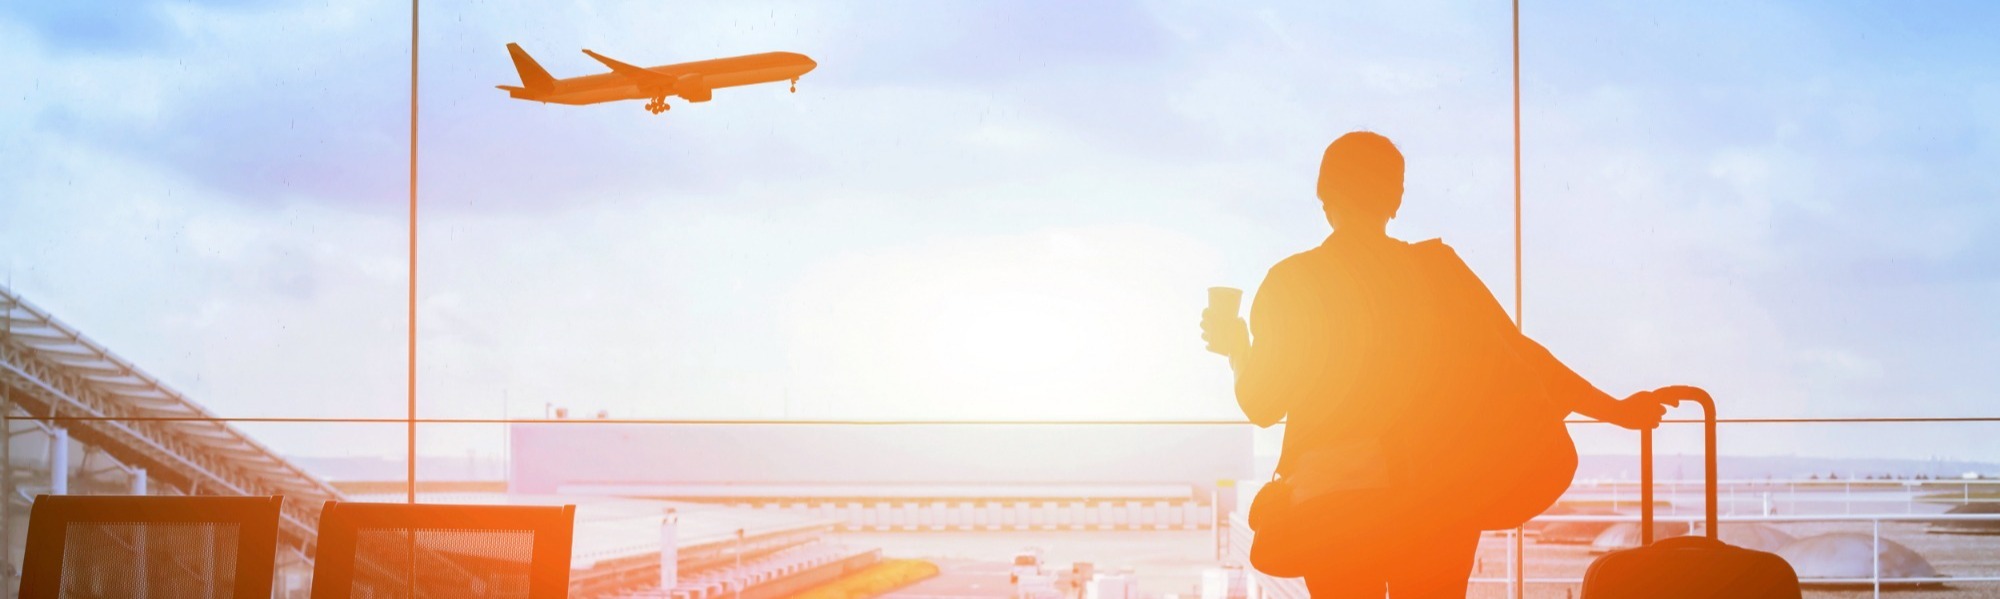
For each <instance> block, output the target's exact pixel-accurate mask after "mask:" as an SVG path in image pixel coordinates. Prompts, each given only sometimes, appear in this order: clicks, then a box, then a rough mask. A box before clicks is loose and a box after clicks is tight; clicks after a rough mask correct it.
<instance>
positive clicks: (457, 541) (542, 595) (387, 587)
mask: <svg viewBox="0 0 2000 599" xmlns="http://www.w3.org/2000/svg"><path fill="white" fill-rule="evenodd" d="M575 521H576V506H573V505H561V506H518V505H439V504H405V503H344V502H338V501H329V502H326V510H325V511H322V512H320V519H319V556H318V559H317V560H315V561H314V563H313V581H312V597H313V599H349V598H359V597H456V598H464V599H556V598H559V597H566V596H568V594H569V558H570V536H571V531H572V528H573V527H574V525H575Z"/></svg>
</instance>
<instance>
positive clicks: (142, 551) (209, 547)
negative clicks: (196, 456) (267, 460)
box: [20, 495, 284, 599]
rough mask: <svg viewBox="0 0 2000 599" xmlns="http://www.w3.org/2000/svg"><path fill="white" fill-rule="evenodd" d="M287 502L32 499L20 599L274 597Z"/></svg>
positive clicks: (168, 498) (200, 498) (195, 498)
mask: <svg viewBox="0 0 2000 599" xmlns="http://www.w3.org/2000/svg"><path fill="white" fill-rule="evenodd" d="M283 502H284V498H283V497H278V496H271V497H203V496H193V497H174V496H154V495H41V496H38V497H36V498H35V504H34V507H33V509H32V510H31V511H30V512H29V515H28V542H27V547H26V549H27V551H26V555H25V556H24V557H23V558H22V564H21V589H20V590H21V597H22V599H40V598H44V597H46V598H55V597H65V596H67V597H148V596H152V597H212V598H218V599H219V598H238V599H264V598H266V597H270V596H271V573H272V566H273V560H274V559H275V557H276V554H277V549H278V508H279V506H280V505H281V504H282V503H283Z"/></svg>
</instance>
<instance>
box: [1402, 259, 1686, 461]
mask: <svg viewBox="0 0 2000 599" xmlns="http://www.w3.org/2000/svg"><path fill="white" fill-rule="evenodd" d="M1425 243H1431V242H1425ZM1438 246H1440V247H1442V248H1443V249H1444V251H1445V252H1446V253H1448V254H1449V258H1450V259H1449V260H1448V261H1447V262H1446V264H1447V265H1450V266H1451V267H1452V269H1453V270H1455V271H1456V275H1455V278H1457V279H1458V281H1459V282H1458V285H1460V286H1462V287H1465V288H1466V289H1467V290H1468V291H1467V293H1473V294H1475V295H1477V296H1478V297H1479V298H1481V299H1482V300H1483V301H1476V303H1478V304H1480V307H1479V308H1477V309H1479V310H1482V311H1484V312H1485V313H1486V314H1485V315H1484V316H1482V317H1480V318H1479V319H1478V320H1479V321H1480V322H1490V323H1493V325H1492V326H1495V327H1496V328H1500V327H1504V328H1505V329H1506V330H1504V331H1500V332H1498V334H1501V335H1509V336H1511V337H1513V339H1514V340H1515V343H1514V350H1515V351H1516V352H1518V354H1519V355H1520V357H1521V358H1522V361H1524V362H1525V363H1527V364H1528V365H1529V366H1530V367H1532V368H1534V369H1535V370H1536V371H1537V372H1538V373H1539V374H1541V376H1542V382H1543V385H1544V386H1545V387H1546V388H1547V390H1548V392H1549V394H1550V395H1552V396H1554V397H1555V398H1557V399H1558V400H1561V401H1564V402H1567V403H1568V404H1569V408H1570V411H1572V412H1576V413H1578V414H1582V415H1585V416H1589V417H1591V418H1595V419H1598V420H1602V421H1605V422H1610V423H1613V424H1617V425H1619V426H1624V427H1626V428H1633V429H1638V428H1652V427H1654V426H1657V425H1659V423H1660V416H1661V415H1662V414H1664V413H1665V412H1666V408H1664V407H1661V406H1660V405H1659V404H1658V403H1657V402H1652V401H1645V399H1646V397H1647V396H1648V394H1647V393H1645V392H1641V393H1638V394H1634V395H1633V396H1632V397H1628V398H1626V399H1624V400H1619V399H1618V398H1616V397H1612V396H1611V394H1609V393H1605V392H1604V391H1603V390H1602V389H1598V388H1597V386H1596V385H1592V384H1590V381H1589V380H1587V379H1585V378H1583V375H1580V374H1577V373H1576V371H1575V370H1571V369H1570V367H1569V365H1567V364H1563V363H1562V360H1558V359H1556V356H1555V354H1554V353H1551V352H1549V350H1548V348H1546V347H1542V344H1541V343H1538V342H1536V341H1535V340H1534V339H1532V338H1529V337H1528V336H1527V335H1526V334H1524V333H1521V332H1520V331H1519V329H1517V328H1515V327H1514V326H1513V324H1512V322H1513V317H1512V316H1510V315H1508V314H1507V309H1506V308H1503V307H1501V306H1500V301H1499V300H1497V299H1494V297H1493V292H1492V291H1491V290H1489V289H1487V288H1486V283H1485V282H1484V281H1481V280H1480V279H1479V275H1478V274H1476V273H1473V272H1472V269H1471V268H1470V267H1467V266H1466V265H1465V261H1463V260H1461V259H1459V258H1458V254H1457V252H1454V251H1452V250H1451V247H1450V246H1446V245H1444V244H1443V243H1442V242H1439V243H1438Z"/></svg>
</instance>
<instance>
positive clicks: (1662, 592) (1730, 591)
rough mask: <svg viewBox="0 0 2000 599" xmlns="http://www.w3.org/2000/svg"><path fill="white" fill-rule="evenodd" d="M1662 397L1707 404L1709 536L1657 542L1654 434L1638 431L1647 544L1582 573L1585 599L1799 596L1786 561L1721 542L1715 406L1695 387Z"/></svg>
mask: <svg viewBox="0 0 2000 599" xmlns="http://www.w3.org/2000/svg"><path fill="white" fill-rule="evenodd" d="M1657 393H1659V394H1660V397H1661V398H1662V399H1663V400H1664V401H1667V402H1668V403H1669V404H1675V403H1678V400H1680V399H1687V400H1690V401H1694V402H1695V403H1699V404H1701V407H1702V411H1703V415H1704V421H1703V424H1702V432H1703V434H1704V435H1705V437H1704V439H1703V441H1704V445H1705V449H1706V451H1705V455H1704V459H1705V461H1706V462H1707V463H1706V468H1705V469H1704V472H1703V476H1704V477H1705V478H1706V479H1707V481H1706V483H1707V484H1706V485H1705V488H1706V492H1707V494H1708V504H1707V520H1708V531H1707V534H1706V536H1700V537H1675V538H1671V539H1666V540H1663V541H1660V542H1657V543H1655V542H1653V535H1652V532H1653V432H1652V431H1651V430H1645V431H1640V434H1639V436H1640V441H1639V442H1640V444H1641V446H1640V449H1639V454H1640V455H1639V461H1640V466H1639V479H1640V482H1639V485H1640V493H1639V505H1640V525H1639V529H1640V534H1641V535H1642V538H1643V539H1644V542H1642V543H1641V544H1640V546H1639V547H1636V548H1633V549H1626V550H1624V551H1617V552H1613V553H1611V554H1609V555H1605V556H1604V557H1601V558H1598V559H1597V561H1595V562H1592V563H1591V564H1590V569H1589V570H1587V571H1585V573H1584V575H1583V595H1582V596H1583V599H1629V598H1639V597H1673V598H1677V599H1799V596H1800V592H1799V575H1798V573H1797V572H1796V571H1794V570H1792V565H1791V564H1789V563H1786V562H1785V560H1784V558H1781V557H1778V556H1777V555H1776V554H1772V553H1765V552H1762V551H1754V550H1750V549H1744V548H1742V547H1736V546H1733V545H1730V544H1727V543H1723V542H1722V541H1720V540H1717V539H1716V538H1715V535H1716V532H1717V531H1719V530H1721V527H1720V526H1718V524H1719V522H1717V517H1716V503H1717V501H1716V500H1717V492H1716V484H1715V479H1716V474H1715V461H1716V460H1715V402H1714V401H1713V400H1711V399H1709V397H1708V393H1707V392H1704V391H1702V390H1700V389H1696V388H1693V387H1667V388H1664V389H1661V390H1660V391H1658V392H1657Z"/></svg>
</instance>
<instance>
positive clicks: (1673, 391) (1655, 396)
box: [1639, 385, 1721, 546]
mask: <svg viewBox="0 0 2000 599" xmlns="http://www.w3.org/2000/svg"><path fill="white" fill-rule="evenodd" d="M1645 399H1647V400H1650V401H1657V402H1660V404H1662V405H1666V406H1678V405H1680V403H1681V402H1683V401H1692V402H1695V403H1698V404H1701V413H1702V422H1701V435H1702V471H1701V474H1702V483H1703V485H1702V488H1703V489H1704V491H1703V492H1704V493H1706V494H1707V502H1706V503H1705V506H1704V507H1705V508H1706V510H1707V512H1708V513H1707V514H1706V517H1707V519H1708V531H1707V534H1708V538H1709V539H1711V540H1714V539H1715V538H1716V534H1717V529H1719V528H1721V526H1720V523H1719V522H1718V519H1717V518H1716V509H1715V508H1716V506H1715V504H1716V499H1717V498H1718V497H1719V496H1720V493H1719V492H1718V491H1717V490H1716V483H1715V479H1716V475H1715V399H1714V398H1712V397H1709V395H1708V392H1707V391H1703V390H1701V389H1700V388H1698V387H1690V386H1687V385H1673V386H1668V387H1661V388H1659V389H1655V390H1652V391H1649V392H1648V396H1647V397H1646V398H1645ZM1639 539H1640V541H1639V544H1640V545H1642V546H1644V545H1651V544H1653V429H1650V428H1649V429H1641V430H1640V431H1639Z"/></svg>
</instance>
